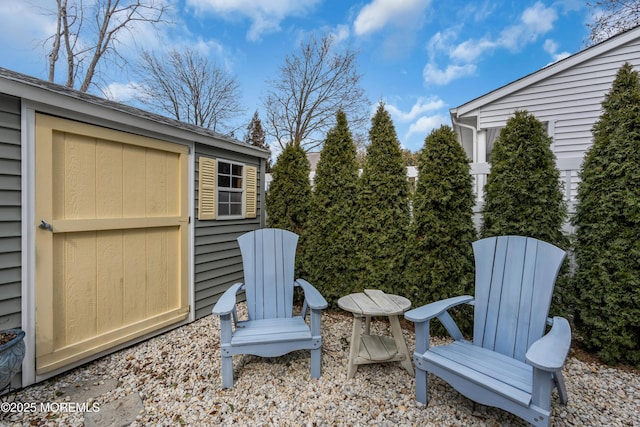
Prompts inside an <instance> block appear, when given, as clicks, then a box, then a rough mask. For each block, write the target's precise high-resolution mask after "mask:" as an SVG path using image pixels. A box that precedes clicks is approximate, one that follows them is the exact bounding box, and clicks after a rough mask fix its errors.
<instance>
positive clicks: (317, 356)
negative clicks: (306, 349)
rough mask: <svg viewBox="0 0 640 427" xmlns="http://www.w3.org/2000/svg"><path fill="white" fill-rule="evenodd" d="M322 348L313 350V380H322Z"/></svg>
mask: <svg viewBox="0 0 640 427" xmlns="http://www.w3.org/2000/svg"><path fill="white" fill-rule="evenodd" d="M321 365H322V348H316V349H315V350H311V378H320V370H321Z"/></svg>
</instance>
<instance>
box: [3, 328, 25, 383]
mask: <svg viewBox="0 0 640 427" xmlns="http://www.w3.org/2000/svg"><path fill="white" fill-rule="evenodd" d="M2 332H9V333H14V334H16V336H15V338H13V339H12V340H11V341H9V342H7V343H5V344H2V345H0V391H2V390H4V389H5V388H6V387H7V386H8V385H9V384H11V380H12V379H13V377H14V375H15V374H16V373H17V372H18V371H19V370H20V366H21V365H22V359H24V331H23V330H22V329H6V330H4V331H2Z"/></svg>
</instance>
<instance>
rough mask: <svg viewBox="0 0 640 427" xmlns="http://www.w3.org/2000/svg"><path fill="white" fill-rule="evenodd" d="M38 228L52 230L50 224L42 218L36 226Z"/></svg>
mask: <svg viewBox="0 0 640 427" xmlns="http://www.w3.org/2000/svg"><path fill="white" fill-rule="evenodd" d="M38 228H40V229H42V230H49V231H53V227H52V226H51V224H49V223H48V222H47V221H45V220H44V219H43V220H42V221H40V225H39V226H38Z"/></svg>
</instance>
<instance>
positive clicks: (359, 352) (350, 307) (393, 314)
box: [338, 289, 415, 378]
mask: <svg viewBox="0 0 640 427" xmlns="http://www.w3.org/2000/svg"><path fill="white" fill-rule="evenodd" d="M338 307H340V308H341V309H343V310H346V311H349V312H351V313H353V331H352V334H351V349H350V351H349V366H348V368H347V378H353V376H354V375H355V373H356V370H357V369H358V365H364V364H368V363H383V362H400V363H401V365H402V367H403V368H404V369H406V371H407V372H408V373H409V374H410V375H411V376H413V375H415V374H414V371H413V363H412V360H411V357H409V351H408V350H407V343H406V342H405V340H404V336H403V335H402V329H401V328H400V320H399V319H398V316H401V315H402V314H404V312H405V311H407V310H408V309H409V308H410V307H411V301H409V300H408V299H406V298H405V297H401V296H399V295H390V294H385V293H384V292H382V291H380V290H374V289H367V290H365V291H364V292H362V293H357V294H349V295H346V296H344V297H342V298H340V299H339V300H338ZM371 317H387V318H388V319H389V325H390V326H391V334H392V337H383V336H378V335H371V334H370V325H371ZM362 319H364V320H365V327H364V332H363V331H362Z"/></svg>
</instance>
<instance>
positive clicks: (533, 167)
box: [481, 111, 567, 248]
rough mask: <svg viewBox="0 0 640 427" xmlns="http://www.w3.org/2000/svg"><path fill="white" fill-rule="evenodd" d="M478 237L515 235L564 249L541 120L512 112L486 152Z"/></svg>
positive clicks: (555, 181) (556, 186)
mask: <svg viewBox="0 0 640 427" xmlns="http://www.w3.org/2000/svg"><path fill="white" fill-rule="evenodd" d="M484 191H485V205H484V210H483V223H482V230H481V234H482V236H483V237H490V236H499V235H506V234H515V235H522V236H528V237H535V238H537V239H540V240H543V241H545V242H548V243H551V244H554V245H556V246H559V247H562V248H566V247H567V239H566V236H564V234H563V233H562V226H563V224H564V220H565V218H566V209H567V208H566V202H565V201H564V199H563V195H562V186H561V184H560V172H559V171H558V169H557V167H556V161H555V155H554V154H553V151H551V137H549V136H548V135H547V133H546V130H545V129H544V127H543V125H542V123H541V122H540V121H539V120H537V119H536V118H535V116H533V115H531V114H528V113H527V112H526V111H516V113H515V116H514V117H512V118H511V119H509V120H508V121H507V124H506V126H505V127H504V128H503V129H502V131H501V132H500V135H499V136H498V139H497V140H496V142H495V144H494V148H493V152H492V153H491V172H490V173H489V176H488V178H487V184H486V185H485V189H484Z"/></svg>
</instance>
